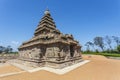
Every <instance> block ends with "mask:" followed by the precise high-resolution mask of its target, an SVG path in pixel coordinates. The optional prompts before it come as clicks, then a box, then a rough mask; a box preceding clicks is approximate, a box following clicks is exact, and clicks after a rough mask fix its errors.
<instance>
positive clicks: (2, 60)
mask: <svg viewBox="0 0 120 80" xmlns="http://www.w3.org/2000/svg"><path fill="white" fill-rule="evenodd" d="M18 57H19V54H0V63H5V62H6V61H8V60H11V59H17V58H18Z"/></svg>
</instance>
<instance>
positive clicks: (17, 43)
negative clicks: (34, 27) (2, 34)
mask: <svg viewBox="0 0 120 80" xmlns="http://www.w3.org/2000/svg"><path fill="white" fill-rule="evenodd" d="M11 43H12V44H13V45H19V42H18V41H11Z"/></svg>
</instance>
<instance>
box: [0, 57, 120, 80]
mask: <svg viewBox="0 0 120 80" xmlns="http://www.w3.org/2000/svg"><path fill="white" fill-rule="evenodd" d="M83 58H84V59H88V60H91V61H90V62H89V63H87V64H85V65H83V66H80V67H79V68H77V69H75V70H73V71H71V72H69V73H66V74H64V75H57V74H54V73H51V72H47V71H37V72H33V73H28V72H24V73H21V74H16V75H12V76H7V77H2V78H0V80H120V60H114V59H107V58H105V57H103V56H98V55H92V56H87V55H84V56H83ZM5 70H6V69H5Z"/></svg>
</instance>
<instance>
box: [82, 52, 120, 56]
mask: <svg viewBox="0 0 120 80" xmlns="http://www.w3.org/2000/svg"><path fill="white" fill-rule="evenodd" d="M83 54H94V55H103V56H105V57H120V54H117V53H94V52H83Z"/></svg>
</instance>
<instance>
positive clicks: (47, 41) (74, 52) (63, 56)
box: [18, 10, 82, 68]
mask: <svg viewBox="0 0 120 80" xmlns="http://www.w3.org/2000/svg"><path fill="white" fill-rule="evenodd" d="M18 49H19V59H20V60H21V61H24V62H25V63H26V64H29V65H32V66H38V67H43V66H47V67H53V68H64V67H66V66H69V65H73V64H76V63H79V62H80V61H82V57H81V46H80V45H79V42H78V41H76V40H74V38H73V36H72V35H69V34H63V33H61V32H60V31H59V30H58V29H57V28H56V25H55V22H54V21H53V19H52V17H51V14H50V12H49V10H46V11H45V12H44V16H43V18H42V19H41V21H40V22H39V24H38V26H37V28H36V30H35V32H34V36H33V38H31V39H30V40H29V41H26V42H24V43H23V44H22V45H21V46H20V47H19V48H18Z"/></svg>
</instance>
